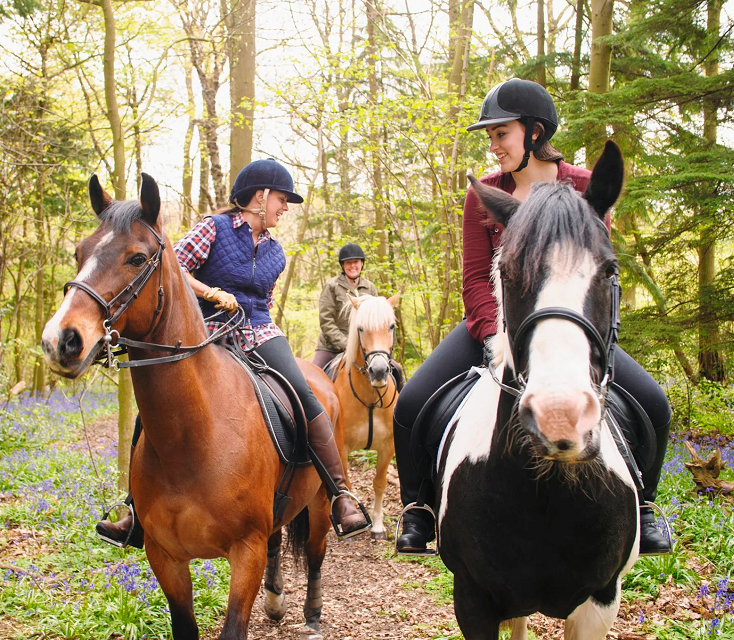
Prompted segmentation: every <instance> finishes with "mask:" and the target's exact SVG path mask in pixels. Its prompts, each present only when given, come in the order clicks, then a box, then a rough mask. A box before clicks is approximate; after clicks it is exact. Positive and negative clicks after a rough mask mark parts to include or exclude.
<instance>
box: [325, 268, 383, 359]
mask: <svg viewBox="0 0 734 640" xmlns="http://www.w3.org/2000/svg"><path fill="white" fill-rule="evenodd" d="M365 294H369V295H371V296H376V295H377V288H376V287H375V285H374V284H372V283H371V282H370V281H369V280H367V278H365V277H363V276H360V278H359V282H358V284H357V289H356V290H354V289H352V287H350V286H349V284H348V283H347V277H346V276H345V275H344V274H343V273H342V274H340V275H338V276H335V277H334V278H331V280H329V281H328V282H327V283H326V285H324V289H323V291H322V292H321V297H320V298H319V324H320V325H321V333H320V334H319V340H318V342H317V343H316V351H331V352H332V353H339V352H341V351H344V350H345V349H346V348H347V336H348V335H349V312H348V311H345V312H344V313H342V309H343V308H344V305H345V304H347V303H348V302H349V301H348V300H347V295H353V296H363V295H365Z"/></svg>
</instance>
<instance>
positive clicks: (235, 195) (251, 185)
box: [229, 158, 303, 207]
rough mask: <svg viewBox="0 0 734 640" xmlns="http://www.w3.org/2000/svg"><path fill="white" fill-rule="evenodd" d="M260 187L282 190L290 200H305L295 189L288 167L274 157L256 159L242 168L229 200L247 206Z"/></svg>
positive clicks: (295, 201) (298, 201)
mask: <svg viewBox="0 0 734 640" xmlns="http://www.w3.org/2000/svg"><path fill="white" fill-rule="evenodd" d="M260 189H273V190H274V191H282V192H283V193H285V194H286V196H287V197H288V202H293V203H295V204H300V203H301V202H303V198H302V197H301V196H299V195H298V194H297V193H295V192H294V191H293V178H292V177H291V174H290V173H289V171H288V169H286V168H285V167H284V166H283V165H282V164H280V163H279V162H278V161H277V160H273V158H267V159H265V160H255V161H254V162H251V163H250V164H248V165H247V166H246V167H245V168H244V169H242V170H241V171H240V172H239V173H238V174H237V177H236V178H235V181H234V184H233V185H232V191H231V192H230V194H229V201H230V202H231V203H232V204H236V205H238V206H240V207H241V206H246V205H248V204H249V201H250V200H251V199H252V196H253V195H255V192H256V191H258V190H260Z"/></svg>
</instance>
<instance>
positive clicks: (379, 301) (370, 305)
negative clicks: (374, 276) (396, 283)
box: [342, 295, 395, 367]
mask: <svg viewBox="0 0 734 640" xmlns="http://www.w3.org/2000/svg"><path fill="white" fill-rule="evenodd" d="M357 301H358V303H359V307H358V308H355V307H354V306H353V305H352V303H351V302H350V301H349V300H347V302H346V304H345V305H344V309H342V313H346V312H347V311H348V312H349V314H350V315H349V335H348V337H347V350H346V364H347V366H348V367H349V366H351V364H352V362H354V360H355V359H356V357H357V345H358V344H359V332H358V329H359V328H362V329H363V330H364V331H386V330H387V328H388V327H389V326H390V325H392V324H395V310H394V309H393V308H392V305H391V304H390V303H389V302H388V301H387V298H383V297H382V296H370V295H364V296H359V297H358V298H357Z"/></svg>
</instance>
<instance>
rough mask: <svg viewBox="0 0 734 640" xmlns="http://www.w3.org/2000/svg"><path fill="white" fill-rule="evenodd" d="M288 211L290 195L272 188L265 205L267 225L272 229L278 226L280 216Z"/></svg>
mask: <svg viewBox="0 0 734 640" xmlns="http://www.w3.org/2000/svg"><path fill="white" fill-rule="evenodd" d="M260 193H261V192H258V194H260ZM263 193H264V192H263ZM286 211H288V196H286V194H285V193H283V192H282V191H275V190H274V189H273V190H271V191H270V193H269V194H268V201H267V205H266V207H265V227H266V228H268V229H272V228H273V227H275V226H277V224H278V220H280V216H282V215H283V214H284V213H285V212H286Z"/></svg>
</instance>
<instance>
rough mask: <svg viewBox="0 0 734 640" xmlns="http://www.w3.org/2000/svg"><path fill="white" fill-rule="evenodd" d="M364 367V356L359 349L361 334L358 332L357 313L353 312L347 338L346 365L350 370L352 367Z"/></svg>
mask: <svg viewBox="0 0 734 640" xmlns="http://www.w3.org/2000/svg"><path fill="white" fill-rule="evenodd" d="M353 364H354V365H356V366H358V367H363V366H364V364H365V363H364V354H363V353H362V349H360V348H359V333H358V331H357V312H356V311H351V316H350V318H349V335H348V337H347V349H346V351H345V352H344V365H345V367H346V368H347V369H350V368H351V366H352V365H353Z"/></svg>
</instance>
